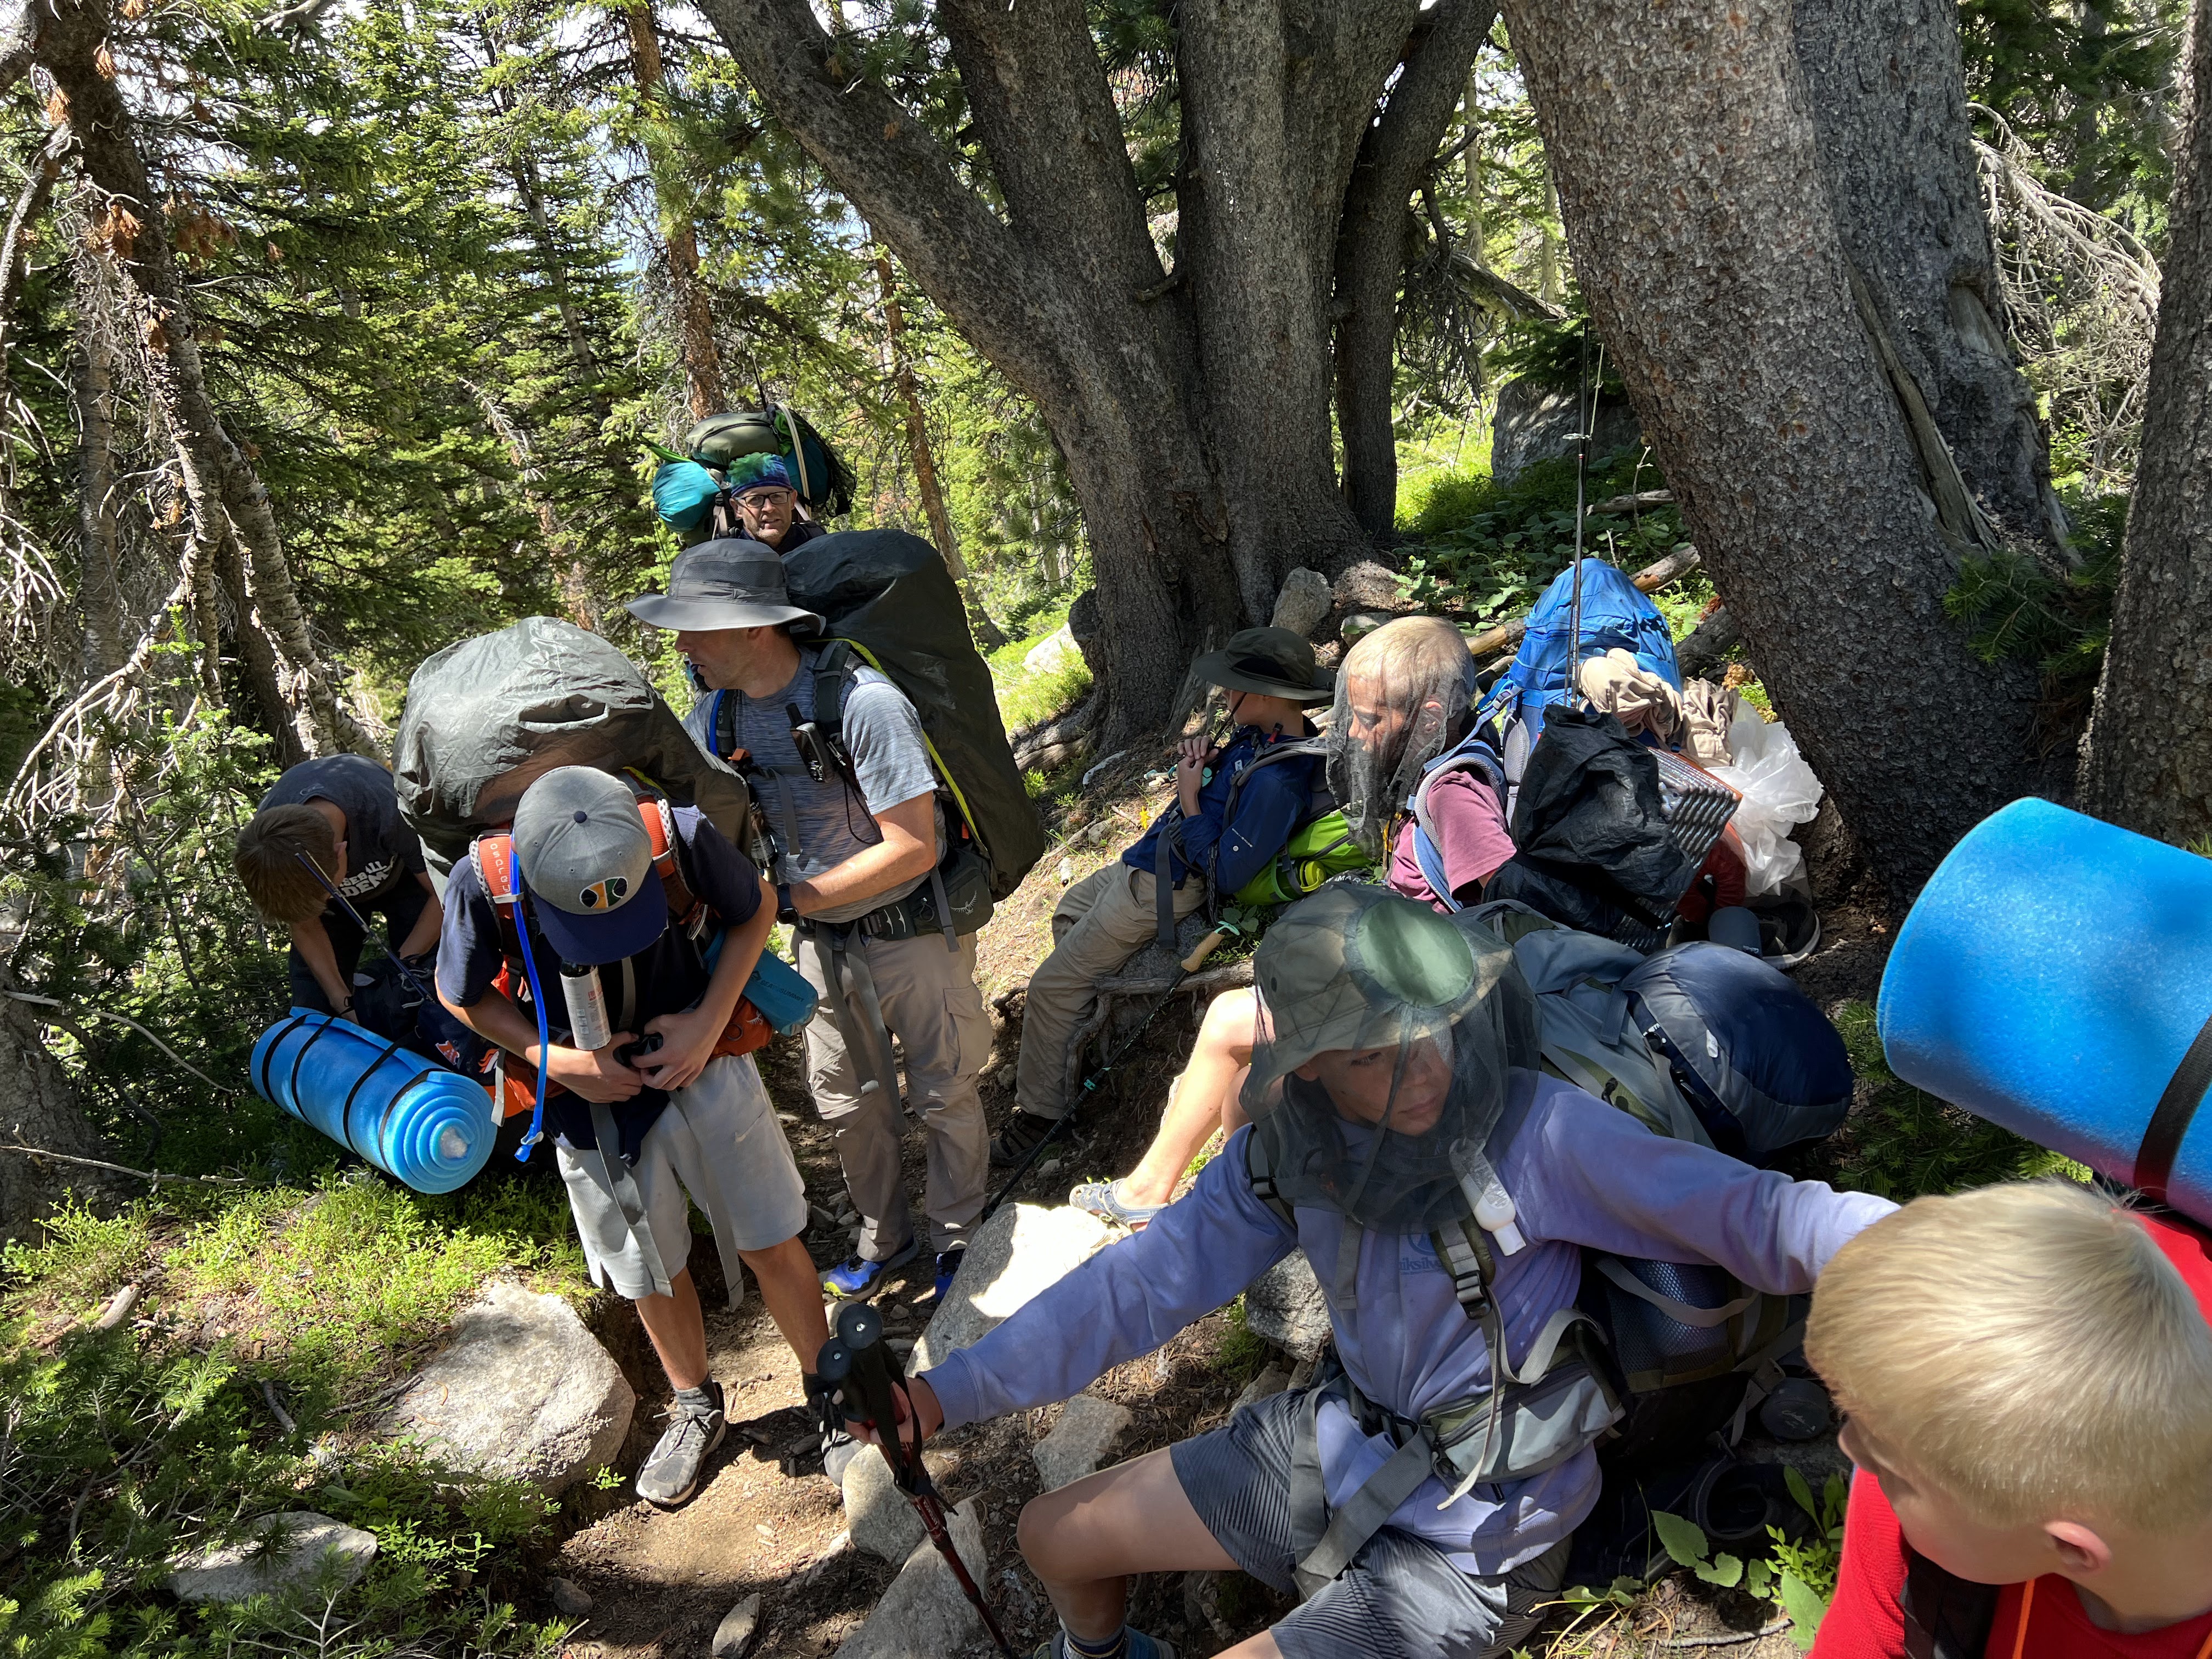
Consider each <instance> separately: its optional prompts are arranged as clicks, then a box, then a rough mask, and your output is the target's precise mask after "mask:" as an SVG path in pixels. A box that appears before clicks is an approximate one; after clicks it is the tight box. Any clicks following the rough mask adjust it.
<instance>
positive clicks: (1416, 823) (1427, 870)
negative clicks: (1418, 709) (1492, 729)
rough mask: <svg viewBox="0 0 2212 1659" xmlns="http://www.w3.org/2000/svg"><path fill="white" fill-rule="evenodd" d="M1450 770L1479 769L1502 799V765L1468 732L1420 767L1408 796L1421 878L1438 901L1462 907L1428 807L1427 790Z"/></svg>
mask: <svg viewBox="0 0 2212 1659" xmlns="http://www.w3.org/2000/svg"><path fill="white" fill-rule="evenodd" d="M1453 772H1479V773H1480V774H1481V775H1482V779H1483V781H1484V782H1486V783H1487V784H1488V785H1489V786H1490V787H1492V789H1494V790H1495V791H1497V793H1498V799H1499V800H1501V801H1502V800H1504V799H1505V767H1504V763H1502V762H1500V761H1499V760H1498V756H1497V755H1496V753H1495V752H1493V751H1492V749H1491V747H1490V745H1489V744H1486V743H1485V742H1484V741H1483V740H1482V739H1481V738H1478V737H1475V736H1473V735H1472V734H1470V735H1469V736H1468V737H1465V738H1461V739H1460V741H1459V742H1458V744H1455V746H1454V747H1452V748H1450V749H1447V750H1445V751H1444V752H1443V754H1441V755H1439V756H1437V757H1436V758H1435V759H1434V760H1432V761H1431V762H1430V763H1428V764H1427V765H1426V766H1425V767H1423V768H1422V769H1421V781H1419V783H1417V784H1415V785H1414V786H1413V793H1412V794H1411V795H1410V796H1408V797H1407V800H1406V810H1407V811H1409V812H1411V813H1412V814H1413V862H1414V863H1416V864H1418V865H1419V866H1420V869H1421V879H1422V880H1424V881H1425V882H1427V883H1428V884H1429V889H1430V890H1431V892H1433V893H1434V894H1435V895H1436V896H1437V900H1438V901H1439V902H1442V903H1443V904H1445V905H1448V906H1449V907H1450V908H1452V909H1454V910H1458V909H1461V908H1463V907H1462V905H1461V903H1460V902H1459V900H1458V899H1457V898H1456V897H1455V896H1454V895H1453V893H1452V890H1451V884H1450V881H1449V878H1448V877H1447V876H1446V875H1445V873H1444V855H1443V848H1442V846H1441V845H1440V844H1439V843H1438V841H1437V821H1436V818H1435V817H1434V815H1433V814H1431V811H1430V810H1429V792H1430V791H1431V789H1433V788H1435V787H1436V785H1437V779H1439V778H1442V777H1443V776H1445V775H1448V774H1449V773H1453Z"/></svg>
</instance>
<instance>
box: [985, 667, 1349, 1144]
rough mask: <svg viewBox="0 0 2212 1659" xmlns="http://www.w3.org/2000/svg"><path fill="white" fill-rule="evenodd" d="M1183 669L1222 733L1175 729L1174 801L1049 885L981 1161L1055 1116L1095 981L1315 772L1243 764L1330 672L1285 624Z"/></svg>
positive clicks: (1242, 861)
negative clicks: (1007, 1121)
mask: <svg viewBox="0 0 2212 1659" xmlns="http://www.w3.org/2000/svg"><path fill="white" fill-rule="evenodd" d="M1191 671H1192V672H1193V673H1194V674H1195V675H1196V676H1197V677H1198V678H1200V679H1202V680H1205V681H1206V682H1208V683H1209V684H1213V685H1218V686H1219V687H1220V688H1221V689H1222V691H1223V693H1224V694H1225V699H1226V701H1227V703H1228V710H1229V718H1230V720H1231V724H1232V725H1233V726H1234V728H1235V730H1234V731H1233V732H1232V733H1231V737H1230V740H1229V743H1228V744H1227V746H1226V747H1225V748H1223V749H1220V750H1214V749H1212V747H1211V746H1210V745H1209V744H1208V743H1207V741H1206V738H1202V737H1198V738H1185V739H1184V740H1183V742H1182V746H1181V748H1180V750H1179V751H1178V754H1177V757H1176V799H1175V804H1174V805H1171V806H1170V807H1169V808H1168V809H1167V810H1166V811H1164V812H1162V813H1161V814H1160V816H1159V817H1157V818H1156V819H1154V820H1153V821H1152V826H1151V827H1150V828H1149V829H1146V831H1145V833H1144V835H1143V836H1140V837H1139V839H1138V841H1137V842H1136V844H1135V845H1134V846H1133V847H1131V848H1129V850H1128V851H1127V852H1126V853H1124V854H1121V859H1120V860H1119V861H1117V862H1115V863H1113V864H1109V865H1108V866H1106V867H1105V868H1104V869H1103V870H1100V871H1098V872H1096V873H1094V874H1092V875H1091V876H1089V877H1087V878H1085V879H1084V880H1082V881H1079V882H1078V883H1076V884H1075V885H1074V886H1073V887H1071V888H1069V889H1068V890H1067V891H1066V894H1064V895H1063V896H1061V898H1060V906H1059V908H1057V909H1056V910H1055V911H1054V913H1053V918H1052V930H1053V937H1054V945H1053V950H1052V954H1051V955H1050V956H1048V957H1046V958H1045V960H1044V962H1043V963H1042V965H1041V966H1040V967H1039V968H1038V969H1037V970H1036V973H1035V974H1033V975H1030V986H1029V996H1028V1006H1027V1012H1025V1013H1024V1015H1023V1018H1022V1053H1021V1060H1020V1064H1019V1067H1018V1071H1017V1073H1016V1082H1015V1085H1014V1091H1015V1098H1016V1101H1017V1103H1018V1110H1017V1111H1016V1113H1015V1114H1014V1121H1013V1122H1012V1124H1011V1125H1009V1126H1008V1127H1007V1128H1006V1132H1005V1133H1003V1134H1001V1135H1000V1136H999V1137H998V1139H996V1140H994V1142H993V1143H992V1146H991V1157H992V1161H993V1162H994V1163H998V1164H1013V1163H1016V1162H1018V1161H1019V1160H1020V1159H1021V1158H1023V1157H1024V1156H1025V1155H1026V1154H1027V1153H1028V1152H1029V1151H1030V1148H1031V1147H1033V1146H1036V1143H1037V1141H1038V1140H1039V1139H1042V1137H1043V1136H1044V1135H1045V1134H1046V1133H1048V1132H1049V1131H1050V1129H1051V1127H1052V1126H1053V1124H1054V1122H1055V1121H1057V1120H1059V1119H1060V1118H1062V1117H1065V1116H1066V1115H1067V1109H1068V1105H1069V1101H1068V1093H1067V1091H1068V1078H1067V1069H1068V1065H1067V1062H1068V1045H1069V1044H1070V1042H1073V1038H1074V1036H1075V1033H1076V1032H1077V1031H1079V1030H1082V1029H1083V1027H1084V1025H1085V1024H1086V1023H1087V1022H1088V1020H1089V1018H1090V1016H1091V1012H1092V1010H1093V1009H1095V1008H1096V1007H1097V1001H1098V989H1097V987H1098V981H1100V980H1101V979H1103V978H1104V977H1106V976H1107V975H1109V974H1114V973H1117V972H1119V971H1120V970H1121V967H1122V966H1123V965H1124V964H1125V963H1127V961H1128V960H1129V958H1130V957H1132V956H1133V955H1135V954H1136V952H1137V951H1139V950H1141V949H1142V948H1143V947H1144V945H1146V943H1147V942H1149V941H1150V940H1152V939H1155V938H1157V937H1158V936H1160V934H1162V933H1168V934H1169V935H1170V937H1172V930H1173V927H1174V925H1175V923H1176V921H1181V920H1182V918H1183V917H1184V916H1187V915H1189V914H1190V913H1191V912H1192V911H1194V910H1195V909H1197V908H1199V906H1200V905H1201V904H1203V903H1205V902H1206V896H1207V895H1208V893H1209V892H1216V893H1220V894H1223V895H1227V894H1231V893H1234V892H1236V891H1237V890H1238V889H1239V888H1241V887H1243V885H1244V884H1246V883H1247V882H1249V881H1250V880H1251V879H1252V878H1253V877H1254V876H1255V875H1257V874H1259V873H1260V872H1261V871H1262V870H1264V869H1266V868H1267V866H1268V865H1269V864H1270V863H1271V862H1273V860H1274V859H1275V857H1276V856H1277V854H1279V853H1280V852H1281V851H1282V850H1283V845H1284V843H1285V842H1286V841H1287V840H1288V839H1289V837H1290V835H1291V831H1292V830H1293V829H1296V828H1297V823H1298V821H1299V819H1300V817H1302V816H1303V814H1304V811H1305V807H1306V805H1307V802H1308V801H1309V800H1310V799H1311V797H1312V794H1313V791H1314V787H1315V785H1316V783H1317V782H1319V781H1320V774H1319V772H1318V771H1317V768H1318V766H1319V765H1320V760H1319V757H1314V756H1307V755H1304V754H1299V755H1297V756H1296V757H1291V758H1285V759H1279V760H1275V761H1268V762H1267V763H1265V764H1257V763H1261V762H1263V761H1267V754H1268V751H1269V750H1273V749H1275V748H1276V747H1278V746H1279V745H1280V744H1285V743H1295V742H1297V741H1299V740H1301V739H1303V738H1309V737H1311V736H1312V735H1313V727H1312V726H1310V724H1309V723H1308V722H1307V720H1306V710H1307V709H1309V708H1312V707H1314V706H1315V705H1316V704H1319V703H1325V702H1328V701H1329V699H1330V698H1331V697H1333V696H1334V695H1335V690H1336V682H1335V678H1334V676H1333V675H1331V674H1329V673H1328V671H1325V670H1323V669H1322V668H1320V667H1319V666H1317V665H1316V664H1315V662H1314V653H1313V647H1312V646H1310V645H1309V644H1308V643H1306V641H1304V640H1302V639H1300V638H1299V637H1298V636H1297V635H1296V634H1293V633H1291V631H1290V630H1289V629H1285V628H1248V629H1244V630H1243V632H1241V633H1238V634H1236V635H1232V636H1231V639H1230V641H1229V643H1228V644H1227V645H1225V646H1224V647H1222V648H1221V649H1220V650H1218V651H1208V652H1206V653H1205V654H1203V655H1202V656H1200V658H1199V659H1197V660H1196V661H1195V662H1194V663H1193V664H1192V665H1191ZM1255 766H1256V769H1255ZM1248 774H1249V775H1248Z"/></svg>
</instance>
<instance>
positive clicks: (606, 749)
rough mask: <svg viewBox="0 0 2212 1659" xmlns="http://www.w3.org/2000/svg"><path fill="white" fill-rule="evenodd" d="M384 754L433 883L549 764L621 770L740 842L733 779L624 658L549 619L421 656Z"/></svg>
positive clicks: (744, 799)
mask: <svg viewBox="0 0 2212 1659" xmlns="http://www.w3.org/2000/svg"><path fill="white" fill-rule="evenodd" d="M392 748H393V757H394V760H395V765H394V766H393V768H392V770H393V773H394V776H395V781H396V782H397V783H398V790H399V811H400V816H401V817H404V818H405V819H406V820H407V823H408V825H409V827H410V828H411V829H413V830H414V831H415V833H416V835H418V836H421V837H422V851H423V854H424V858H425V860H426V861H427V862H428V865H429V866H430V869H431V871H432V873H433V874H434V875H435V877H436V878H437V879H438V882H439V884H440V886H441V889H442V887H443V884H444V881H445V877H446V873H447V872H448V871H449V870H451V869H452V868H453V861H454V860H456V859H459V858H463V857H465V856H466V855H467V853H468V850H469V843H470V842H472V841H474V840H475V839H476V838H477V836H480V835H482V834H483V832H484V831H486V830H488V829H496V828H498V827H500V826H501V825H503V824H505V823H507V822H508V821H509V820H510V819H512V818H513V816H514V807H515V803H516V802H517V801H519V800H520V799H521V798H522V792H523V791H524V790H525V789H526V788H527V787H529V786H530V785H531V784H532V782H533V781H536V780H537V779H538V778H539V777H542V776H543V775H544V774H546V773H547V772H550V771H551V770H552V769H554V768H555V767H556V766H596V767H599V768H601V769H605V770H607V771H617V770H620V769H623V768H624V767H633V768H635V769H636V770H638V771H639V772H641V773H642V774H644V775H645V777H646V778H647V780H648V781H651V782H652V783H653V784H655V785H657V786H658V787H659V788H660V789H661V790H662V791H664V792H665V793H666V794H667V796H668V797H669V799H671V800H672V801H674V802H676V803H677V804H678V805H686V806H697V807H698V808H700V810H702V811H704V812H705V813H706V815H707V817H708V821H709V822H710V823H713V824H714V827H715V828H716V829H720V831H721V832H722V833H723V834H724V835H726V836H729V837H730V839H731V840H732V842H736V843H737V844H738V845H739V846H743V845H744V820H745V814H746V811H747V807H748V805H749V797H748V795H747V793H746V790H745V786H744V780H743V779H741V778H739V777H738V775H736V774H735V773H732V772H730V771H727V770H726V769H723V768H721V767H719V766H717V765H715V764H714V763H713V762H711V761H709V760H708V758H707V757H705V756H704V755H702V754H701V753H700V752H699V749H698V746H697V745H696V744H694V743H693V742H692V741H691V738H690V733H688V732H685V731H684V726H683V722H682V721H680V720H678V719H677V718H676V716H675V714H673V713H672V712H671V710H670V708H669V707H668V705H667V704H666V703H665V702H662V701H661V698H660V695H659V693H658V692H656V691H655V690H653V687H652V686H651V684H648V683H647V680H646V678H645V675H644V673H643V671H641V670H640V669H639V667H638V666H637V665H636V664H635V663H634V662H632V661H631V660H630V659H629V658H628V657H626V656H624V655H623V653H621V652H620V651H618V650H617V649H616V648H615V647H613V646H612V645H611V644H610V643H609V642H608V641H605V640H604V639H601V638H600V637H599V635H597V634H593V633H590V632H587V631H586V630H585V629H580V628H578V627H576V626H575V625H574V623H565V622H561V621H558V620H557V619H556V618H554V617H525V618H524V619H523V620H522V621H520V622H519V623H514V624H513V626H512V627H508V628H502V629H500V630H499V632H497V633H496V634H480V635H477V636H476V637H475V638H474V639H469V640H463V641H461V642H460V643H459V644H458V645H449V646H447V647H446V648H445V649H444V650H443V651H441V652H439V653H437V654H436V655H435V656H433V657H430V658H428V659H427V660H425V661H424V663H423V664H422V666H421V667H420V668H418V669H416V671H415V673H414V677H413V678H411V679H410V680H409V681H408V682H407V706H406V708H405V709H404V712H403V713H402V714H401V715H400V717H399V735H398V739H397V740H396V742H395V743H394V744H393V745H392Z"/></svg>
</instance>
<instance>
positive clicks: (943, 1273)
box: [929, 1244, 968, 1308]
mask: <svg viewBox="0 0 2212 1659" xmlns="http://www.w3.org/2000/svg"><path fill="white" fill-rule="evenodd" d="M967 1255H968V1247H967V1246H966V1245H965V1244H957V1245H955V1246H953V1248H952V1249H949V1250H944V1251H940V1252H939V1255H938V1257H937V1288H936V1289H935V1290H933V1291H931V1292H930V1295H929V1305H930V1306H931V1307H933V1308H934V1307H936V1306H937V1305H938V1304H940V1303H942V1302H943V1301H944V1300H945V1292H946V1291H949V1290H951V1288H952V1275H953V1274H955V1273H958V1272H959V1271H960V1264H961V1262H962V1261H964V1260H966V1259H967Z"/></svg>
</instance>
